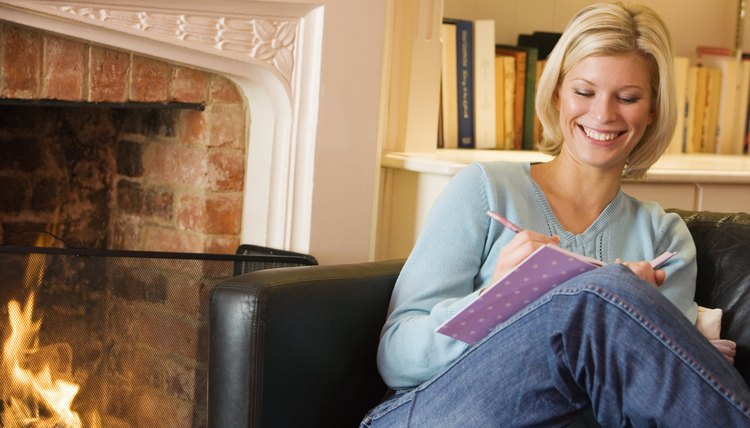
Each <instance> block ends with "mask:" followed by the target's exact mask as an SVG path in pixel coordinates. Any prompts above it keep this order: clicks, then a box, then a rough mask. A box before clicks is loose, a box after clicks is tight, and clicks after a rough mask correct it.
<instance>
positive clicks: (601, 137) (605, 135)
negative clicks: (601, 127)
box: [579, 125, 623, 141]
mask: <svg viewBox="0 0 750 428" xmlns="http://www.w3.org/2000/svg"><path fill="white" fill-rule="evenodd" d="M579 126H580V128H581V129H582V130H583V132H584V133H585V134H586V136H587V137H589V138H591V139H592V140H596V141H612V140H614V139H615V138H617V137H618V136H620V134H622V132H623V131H618V132H598V131H595V130H593V129H591V128H586V127H585V126H583V125H579Z"/></svg>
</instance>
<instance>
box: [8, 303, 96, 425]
mask: <svg viewBox="0 0 750 428" xmlns="http://www.w3.org/2000/svg"><path fill="white" fill-rule="evenodd" d="M33 311H34V293H33V292H32V293H30V294H29V297H28V298H27V300H26V304H25V305H24V306H23V307H21V304H20V303H19V302H17V301H15V300H12V301H10V303H8V313H9V320H10V326H11V333H10V336H9V337H8V339H7V340H6V342H5V344H4V346H3V360H2V367H3V376H4V379H5V382H4V384H5V385H6V390H5V391H4V397H3V399H4V401H5V403H6V407H5V409H4V412H3V416H2V426H3V427H8V428H13V427H18V428H21V427H26V426H29V425H32V426H35V427H59V426H63V427H67V428H80V427H82V422H81V418H80V416H79V415H78V413H76V412H75V411H73V410H71V403H72V402H73V399H74V398H75V396H76V394H77V393H78V390H79V386H78V385H76V384H75V383H72V382H69V381H67V380H64V379H59V378H58V379H55V378H53V371H52V369H51V368H50V362H45V363H44V366H43V367H42V369H41V370H39V371H37V372H34V371H33V370H31V369H29V368H24V366H29V365H30V364H28V362H29V358H30V357H32V356H34V355H36V354H38V353H39V344H38V342H39V339H38V337H39V329H40V327H41V320H34V318H33ZM56 375H57V373H56ZM40 409H43V410H44V412H41V411H40ZM41 413H44V414H45V416H41V415H40V414H41ZM90 421H91V426H100V421H99V418H98V415H97V416H91V417H90Z"/></svg>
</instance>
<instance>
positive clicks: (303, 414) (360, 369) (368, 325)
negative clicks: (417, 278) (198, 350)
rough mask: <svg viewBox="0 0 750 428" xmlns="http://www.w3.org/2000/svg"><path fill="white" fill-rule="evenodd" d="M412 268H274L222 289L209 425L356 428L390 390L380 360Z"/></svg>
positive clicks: (216, 298)
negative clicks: (394, 295)
mask: <svg viewBox="0 0 750 428" xmlns="http://www.w3.org/2000/svg"><path fill="white" fill-rule="evenodd" d="M402 265H403V260H396V261H385V262H372V263H360V264H349V265H335V266H306V267H295V268H281V269H270V270H264V271H258V272H253V273H250V274H246V275H243V276H239V277H236V278H233V279H231V280H228V281H225V282H222V283H220V284H218V285H217V286H216V287H214V288H213V290H211V293H210V297H209V300H210V303H209V315H210V331H211V334H210V346H209V387H208V395H209V396H208V402H209V409H208V413H209V426H211V427H213V428H220V427H232V428H237V427H255V426H308V427H313V426H356V425H357V424H358V423H359V421H360V419H361V418H362V417H363V416H364V414H365V413H366V412H367V410H369V409H370V408H371V407H373V406H375V405H376V404H377V403H378V402H379V401H380V399H381V398H382V397H383V394H384V393H385V392H386V391H387V388H386V386H385V385H384V384H383V382H382V380H381V379H380V376H379V375H378V373H377V368H376V363H375V356H376V354H377V346H378V340H379V336H380V330H381V329H382V327H383V324H384V322H385V316H386V313H387V308H388V303H389V300H390V296H391V291H392V289H393V285H394V284H395V281H396V278H397V276H398V273H399V272H400V270H401V267H402Z"/></svg>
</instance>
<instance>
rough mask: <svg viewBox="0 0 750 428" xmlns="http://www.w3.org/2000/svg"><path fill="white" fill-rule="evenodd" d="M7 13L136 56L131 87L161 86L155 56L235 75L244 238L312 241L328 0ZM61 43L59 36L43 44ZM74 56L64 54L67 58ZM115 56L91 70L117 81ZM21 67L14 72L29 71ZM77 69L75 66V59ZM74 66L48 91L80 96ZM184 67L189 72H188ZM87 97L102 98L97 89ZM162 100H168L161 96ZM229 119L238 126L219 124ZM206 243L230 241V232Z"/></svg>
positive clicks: (66, 5) (69, 6)
mask: <svg viewBox="0 0 750 428" xmlns="http://www.w3.org/2000/svg"><path fill="white" fill-rule="evenodd" d="M9 23H13V24H14V25H16V24H17V25H19V26H21V27H24V28H34V29H38V30H43V31H45V32H49V33H53V34H57V35H60V36H61V38H62V39H63V40H64V41H73V42H75V41H77V42H81V43H85V44H87V45H90V46H91V49H92V50H94V51H96V52H98V51H99V49H100V48H107V49H112V50H114V51H117V52H120V53H125V54H126V55H130V56H132V57H133V58H135V59H136V64H133V67H132V68H131V70H134V71H136V72H137V73H142V74H141V76H142V77H145V78H146V79H145V80H138V79H137V80H136V81H135V82H132V83H134V85H135V86H134V87H133V88H131V89H133V90H131V93H130V94H129V95H130V96H133V95H138V94H142V95H143V96H144V97H145V98H148V97H149V96H152V95H154V94H162V95H163V92H160V91H159V90H157V89H160V87H159V86H158V85H155V84H154V82H155V81H157V82H158V80H159V75H160V73H161V72H163V65H155V63H154V62H153V61H152V60H157V61H156V62H158V63H160V64H164V63H166V64H171V65H175V66H177V67H179V68H181V69H186V70H193V71H198V72H207V73H211V74H215V75H218V76H220V77H223V78H224V79H225V80H226V82H232V84H233V86H234V88H235V90H236V91H238V93H239V94H240V95H241V97H242V99H243V100H246V104H245V110H244V112H243V115H244V121H243V122H241V124H242V125H243V126H244V131H243V132H244V134H243V135H242V141H241V145H242V146H243V147H244V149H245V152H244V154H243V155H242V157H243V161H244V170H243V171H242V173H243V178H242V179H241V180H242V189H241V190H239V193H240V194H241V196H240V198H239V201H241V202H239V203H240V204H241V206H240V208H241V209H240V218H239V232H238V236H239V241H240V242H243V243H251V244H256V245H264V246H268V247H274V248H288V249H297V250H301V251H306V250H307V249H308V248H309V245H310V238H311V222H310V216H311V211H312V192H313V188H312V183H313V171H314V163H315V139H316V135H315V128H316V123H317V111H318V92H319V84H320V58H321V49H322V24H323V7H322V6H320V5H315V4H300V3H287V2H253V1H249V2H244V1H243V2H237V1H235V0H217V1H215V2H210V3H194V2H192V3H185V2H180V1H176V0H165V1H160V2H158V3H156V4H151V3H149V2H142V1H128V0H126V1H122V0H106V1H101V2H96V3H93V2H85V1H84V2H81V1H65V2H62V1H41V0H32V1H26V0H24V1H17V0H0V24H2V25H7V24H9ZM54 47H55V44H52V45H51V46H49V45H45V46H44V48H45V49H46V48H52V49H54ZM73 58H75V57H65V56H63V57H60V58H58V59H59V60H60V61H63V62H64V61H66V60H69V59H73ZM90 58H94V56H93V55H92V56H91V57H90ZM30 59H31V57H29V58H26V60H25V62H24V64H26V63H30V62H29V60H30ZM109 59H110V60H111V61H109V62H106V64H105V66H104V67H102V68H99V69H96V70H93V71H92V73H91V76H92V77H94V76H96V77H95V78H102V77H104V78H107V77H109V78H110V79H109V80H110V83H117V82H118V79H117V78H116V77H115V78H112V76H116V75H117V73H118V71H119V69H118V68H117V65H116V64H117V58H109ZM31 65H33V62H32V63H31ZM46 65H48V63H43V64H39V66H41V67H44V66H46ZM21 71H22V72H21V73H20V74H19V75H17V76H16V77H22V79H21V80H23V76H24V73H23V70H21ZM69 71H71V72H73V71H74V68H70V67H69ZM67 74H69V73H60V74H57V75H55V77H56V78H57V79H58V81H57V83H56V84H54V85H49V86H46V87H45V88H44V90H45V91H46V92H45V94H44V97H43V98H46V99H61V100H69V99H71V97H72V98H73V99H75V95H71V91H72V92H74V93H76V94H77V93H78V92H76V87H75V85H69V84H68V83H67V82H66V81H65V79H66V78H67V77H68V76H67ZM31 75H32V76H37V75H33V74H31ZM154 77H155V78H156V79H155V80H154V79H153V78H154ZM185 77H187V78H188V79H190V76H189V75H186V76H185ZM42 78H44V76H42ZM122 80H124V79H120V81H122ZM7 81H8V79H7V76H4V77H0V85H3V84H5V83H6V82H7ZM143 83H145V84H143ZM189 87H190V86H182V88H183V89H186V88H189ZM101 89H102V91H100V92H99V93H97V94H93V95H102V94H104V96H105V97H111V96H112V91H110V90H109V88H108V87H102V88H101ZM172 89H174V86H173V87H172ZM81 91H85V88H81ZM22 92H23V91H21V93H16V94H14V95H12V96H9V95H8V94H7V93H6V91H5V90H4V89H3V88H1V87H0V98H18V97H20V98H32V94H30V93H22ZM87 95H89V94H87ZM168 96H171V95H168ZM115 98H116V97H115ZM123 100H124V101H128V99H127V98H124V99H123V98H121V99H120V100H116V101H118V102H119V101H123ZM135 100H139V97H138V96H136V97H135ZM89 101H94V102H99V101H102V100H101V99H97V98H96V97H93V98H91V99H89ZM140 101H144V99H141V100H140ZM157 102H159V103H162V102H163V99H160V100H157ZM206 111H207V112H208V111H209V107H208V106H207V110H206ZM218 113H219V116H221V112H218ZM232 123H234V124H237V123H238V122H236V121H233V122H232ZM222 129H223V130H230V129H231V128H227V127H221V126H219V127H217V130H222ZM228 159H231V160H235V159H236V158H228ZM220 202H224V201H220ZM201 203H202V201H201ZM206 205H209V201H206ZM203 245H205V246H207V247H222V246H223V247H228V246H231V245H227V243H226V242H218V243H204V244H203Z"/></svg>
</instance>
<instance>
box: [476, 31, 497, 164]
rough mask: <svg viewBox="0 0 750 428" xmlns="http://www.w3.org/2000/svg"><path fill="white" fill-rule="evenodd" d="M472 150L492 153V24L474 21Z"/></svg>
mask: <svg viewBox="0 0 750 428" xmlns="http://www.w3.org/2000/svg"><path fill="white" fill-rule="evenodd" d="M473 39H474V147H475V148H477V149H495V148H498V146H497V138H496V137H497V136H496V133H495V126H496V125H495V122H496V117H495V20H494V19H479V20H475V21H474V38H473Z"/></svg>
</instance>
